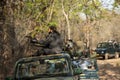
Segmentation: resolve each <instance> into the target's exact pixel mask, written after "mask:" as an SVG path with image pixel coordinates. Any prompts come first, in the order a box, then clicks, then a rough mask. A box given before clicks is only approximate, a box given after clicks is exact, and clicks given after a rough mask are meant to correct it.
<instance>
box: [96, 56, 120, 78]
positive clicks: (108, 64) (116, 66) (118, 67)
mask: <svg viewBox="0 0 120 80" xmlns="http://www.w3.org/2000/svg"><path fill="white" fill-rule="evenodd" d="M97 63H98V68H99V72H98V74H99V76H100V80H120V58H119V59H108V60H100V59H98V60H97Z"/></svg>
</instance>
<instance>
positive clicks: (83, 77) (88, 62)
mask: <svg viewBox="0 0 120 80" xmlns="http://www.w3.org/2000/svg"><path fill="white" fill-rule="evenodd" d="M73 68H74V69H73V70H77V69H78V70H77V71H75V72H76V73H77V72H78V73H79V75H78V76H79V80H99V75H98V66H97V61H96V60H95V59H90V58H81V59H78V60H73ZM75 68H77V69H75Z"/></svg>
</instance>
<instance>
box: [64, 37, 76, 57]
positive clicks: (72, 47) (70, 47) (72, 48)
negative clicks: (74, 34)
mask: <svg viewBox="0 0 120 80" xmlns="http://www.w3.org/2000/svg"><path fill="white" fill-rule="evenodd" d="M76 50H77V44H76V43H75V42H74V41H73V40H72V39H68V41H67V42H66V47H65V51H67V52H68V53H69V54H70V56H71V58H73V57H74V56H75V53H76Z"/></svg>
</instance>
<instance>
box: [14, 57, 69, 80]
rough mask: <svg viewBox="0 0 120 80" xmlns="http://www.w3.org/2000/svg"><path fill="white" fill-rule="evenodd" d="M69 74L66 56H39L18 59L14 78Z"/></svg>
mask: <svg viewBox="0 0 120 80" xmlns="http://www.w3.org/2000/svg"><path fill="white" fill-rule="evenodd" d="M69 75H70V66H69V65H68V61H67V59H66V58H62V57H57V58H55V57H40V58H32V59H27V60H23V61H19V63H17V65H16V73H15V78H16V79H32V80H33V79H36V78H45V77H46V78H48V77H62V76H63V77H64V76H69Z"/></svg>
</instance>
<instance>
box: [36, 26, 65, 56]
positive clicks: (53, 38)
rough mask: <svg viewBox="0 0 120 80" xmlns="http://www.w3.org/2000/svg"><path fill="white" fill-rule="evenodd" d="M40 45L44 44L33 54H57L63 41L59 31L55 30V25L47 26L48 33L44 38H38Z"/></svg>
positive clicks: (60, 50)
mask: <svg viewBox="0 0 120 80" xmlns="http://www.w3.org/2000/svg"><path fill="white" fill-rule="evenodd" d="M39 43H40V44H41V45H44V47H43V48H42V49H39V50H38V51H37V52H36V53H35V54H34V55H35V56H39V55H42V54H43V55H48V54H57V53H61V52H62V47H63V41H62V38H61V35H60V33H59V32H58V31H57V30H56V26H49V29H48V35H47V36H46V39H45V40H40V42H39Z"/></svg>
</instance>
